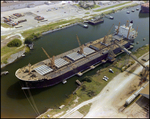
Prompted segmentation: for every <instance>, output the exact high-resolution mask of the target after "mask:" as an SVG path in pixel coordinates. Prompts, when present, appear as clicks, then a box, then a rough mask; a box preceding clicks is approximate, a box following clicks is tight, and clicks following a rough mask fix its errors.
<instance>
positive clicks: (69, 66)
mask: <svg viewBox="0 0 150 119" xmlns="http://www.w3.org/2000/svg"><path fill="white" fill-rule="evenodd" d="M132 25H133V24H132V22H130V24H129V26H127V27H126V26H125V25H123V26H120V25H119V26H118V27H117V26H116V29H115V33H114V34H113V35H112V34H111V35H109V36H108V37H107V40H106V42H105V43H103V44H104V45H103V44H102V43H101V42H102V41H104V38H100V39H98V40H95V41H91V42H88V43H85V44H84V45H82V46H83V53H80V51H81V47H77V48H75V49H73V50H70V51H67V52H65V53H62V54H60V55H57V56H55V57H54V56H53V57H52V58H51V59H52V60H51V59H50V57H49V58H48V59H45V60H43V61H40V62H38V63H36V64H34V65H31V64H29V65H27V66H25V67H23V68H19V69H18V70H17V71H16V72H15V76H16V77H17V78H18V79H19V80H20V81H21V85H22V89H36V88H45V87H50V86H54V85H56V84H58V83H61V82H63V81H64V80H67V79H69V78H71V77H73V76H75V75H78V74H79V72H84V71H85V70H88V69H94V68H91V67H96V66H98V65H99V64H102V63H105V62H104V61H111V58H108V57H109V52H110V51H111V52H112V51H113V53H114V54H115V56H117V55H118V54H120V53H122V52H123V51H122V49H121V48H120V47H118V46H117V45H115V46H114V44H112V43H111V40H112V39H115V40H116V42H117V43H119V44H120V45H121V46H124V47H125V48H127V49H130V48H131V45H132V44H131V42H133V41H134V39H135V38H136V36H137V31H135V30H134V29H133V28H131V27H132ZM125 29H126V30H127V31H128V32H126V31H125ZM121 30H124V32H125V33H126V34H125V33H124V32H122V31H121ZM133 33H134V34H133ZM127 37H128V38H127ZM106 44H107V45H106ZM112 47H113V48H112ZM52 64H53V65H52Z"/></svg>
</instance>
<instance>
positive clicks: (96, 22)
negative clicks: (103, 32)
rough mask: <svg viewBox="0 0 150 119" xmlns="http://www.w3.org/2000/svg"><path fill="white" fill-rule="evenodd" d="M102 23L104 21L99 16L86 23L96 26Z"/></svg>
mask: <svg viewBox="0 0 150 119" xmlns="http://www.w3.org/2000/svg"><path fill="white" fill-rule="evenodd" d="M103 22H104V19H103V17H101V16H99V17H96V18H94V19H91V20H89V21H88V23H89V24H92V25H96V24H99V23H103Z"/></svg>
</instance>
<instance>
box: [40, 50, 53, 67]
mask: <svg viewBox="0 0 150 119" xmlns="http://www.w3.org/2000/svg"><path fill="white" fill-rule="evenodd" d="M42 50H43V51H44V53H45V54H46V56H47V57H48V58H49V60H50V62H51V67H52V69H54V65H55V57H54V56H53V57H52V58H50V56H49V55H48V54H47V52H46V51H45V50H44V48H42Z"/></svg>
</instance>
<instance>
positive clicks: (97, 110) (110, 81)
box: [1, 1, 149, 118]
mask: <svg viewBox="0 0 150 119" xmlns="http://www.w3.org/2000/svg"><path fill="white" fill-rule="evenodd" d="M22 3H23V4H21V3H20V2H18V3H17V2H16V3H15V2H12V3H11V2H10V3H9V2H8V5H10V7H8V8H7V5H6V4H7V2H6V3H3V6H2V7H3V8H2V11H3V12H1V13H2V15H1V23H2V24H7V25H8V26H7V27H8V28H5V27H3V26H2V25H1V28H2V31H1V34H2V36H7V37H6V38H3V39H2V40H1V46H2V47H4V48H5V47H6V44H7V42H8V41H11V40H12V39H13V38H15V37H20V38H21V39H22V40H21V41H22V42H23V40H24V38H22V33H23V32H24V31H27V30H32V29H35V30H36V28H39V27H41V28H42V26H44V25H45V26H46V25H47V26H48V25H50V24H51V23H57V22H59V21H60V22H62V21H65V20H72V19H79V18H81V19H82V22H81V20H80V21H77V23H76V24H78V25H80V26H82V27H83V28H82V27H80V29H83V30H84V31H86V30H88V29H89V28H96V27H97V25H99V27H100V24H104V23H106V22H108V21H107V20H109V21H111V22H112V21H113V20H115V19H116V18H114V16H115V15H114V16H113V14H111V15H110V14H109V15H104V14H101V13H102V11H100V12H99V13H100V14H99V15H96V16H95V17H93V16H90V15H92V14H95V12H94V10H95V11H96V10H99V8H95V9H94V10H92V9H91V8H90V9H86V7H87V6H86V4H83V3H80V4H81V6H82V7H79V6H77V5H75V4H77V3H76V2H72V1H67V2H64V1H61V2H60V1H54V2H44V1H43V2H42V1H41V2H39V3H38V2H37V3H36V2H35V4H34V2H33V1H32V2H29V3H28V2H22ZM85 3H86V2H85ZM124 3H125V1H123V2H120V1H118V2H113V1H112V2H111V1H104V2H96V4H97V5H101V6H102V8H105V7H106V6H108V7H111V5H118V4H124ZM134 3H137V4H141V3H142V4H143V2H142V1H141V3H140V2H138V1H134V2H132V4H134ZM127 4H129V5H130V4H131V3H127ZM147 4H148V5H149V3H146V4H145V6H146V7H147V6H148V5H147ZM17 5H18V6H17ZM88 5H91V6H92V5H93V2H89V3H88ZM122 6H124V5H122ZM143 6H144V5H141V10H142V9H143V8H142V7H143ZM17 7H18V8H17ZM20 7H22V9H20ZM84 7H85V8H84ZM83 8H84V9H83ZM116 8H117V7H116ZM148 9H149V8H148ZM108 10H114V9H112V8H110V9H108ZM138 10H139V8H138V9H136V11H134V9H132V10H131V11H132V12H131V13H127V12H125V14H126V15H129V14H134V13H135V12H139V11H138ZM104 11H105V12H107V9H106V10H104ZM88 12H89V13H88ZM143 12H144V10H143ZM146 12H147V10H146ZM87 13H88V15H87ZM114 14H115V13H114ZM72 15H73V16H72ZM105 18H107V20H106V19H105ZM104 20H106V21H105V22H104ZM62 23H63V22H62ZM87 23H88V24H89V26H88V25H87ZM116 23H117V24H116ZM135 23H136V21H135V20H132V19H130V18H127V19H126V21H125V22H124V23H120V19H117V22H115V24H114V23H113V22H112V24H111V25H112V26H110V25H109V30H107V31H106V30H105V27H104V28H103V29H101V30H105V31H106V32H105V33H104V34H105V35H103V36H102V37H99V38H98V39H94V40H88V42H84V43H83V40H84V39H86V38H83V37H82V36H81V37H82V38H80V37H78V34H80V31H79V32H77V31H76V34H74V37H75V39H76V43H77V44H78V46H76V45H74V44H72V45H74V47H73V48H72V47H71V48H69V50H68V49H67V50H64V52H59V53H53V52H54V51H55V50H56V49H54V48H53V49H54V50H52V49H51V47H57V50H58V51H59V49H60V50H61V47H60V46H59V44H61V43H62V41H61V42H60V41H55V40H56V39H55V40H54V39H53V37H52V38H46V39H47V40H49V39H50V40H52V42H54V43H58V42H59V43H58V44H53V43H52V42H51V44H50V43H49V41H47V40H44V39H41V38H40V40H43V42H41V43H39V44H40V45H38V44H37V43H38V42H39V41H37V42H35V44H34V45H35V46H34V47H35V49H34V48H33V47H32V48H31V49H33V52H35V51H36V50H37V51H38V49H39V48H40V51H42V54H41V52H39V54H38V55H34V54H32V52H31V51H30V53H27V54H26V53H25V54H22V55H21V56H22V57H24V59H23V58H21V59H18V56H17V55H16V57H17V59H18V60H17V61H15V62H14V64H15V63H18V66H17V65H16V66H14V65H13V64H12V66H14V69H15V70H13V71H9V73H8V71H6V70H5V71H3V72H1V75H6V74H7V75H6V76H3V77H2V78H5V77H6V79H5V80H2V81H6V80H8V78H7V77H9V75H12V72H13V76H11V77H14V78H12V79H13V80H14V81H16V82H17V83H16V82H15V83H14V84H13V85H11V86H10V87H9V88H8V89H6V90H7V96H8V97H9V98H10V97H11V98H12V97H13V96H14V97H13V98H15V99H16V100H17V101H19V100H20V99H25V100H27V99H28V101H29V102H28V103H26V105H27V106H30V108H31V106H32V108H31V109H32V111H33V110H34V113H36V118H149V91H148V89H149V50H147V49H148V48H149V45H148V44H145V45H143V46H141V48H140V47H139V48H138V49H137V50H136V51H134V52H133V48H134V47H136V45H138V43H139V42H140V43H141V41H137V40H135V39H136V38H137V37H138V35H140V34H141V33H139V29H140V28H139V27H138V24H135ZM66 24H69V23H65V22H64V24H61V25H59V26H57V27H55V28H57V29H60V28H62V26H63V25H64V26H67V25H66ZM106 24H107V23H106ZM101 27H102V26H101ZM85 28H86V29H85ZM112 29H114V31H112ZM53 30H54V31H55V29H53ZM92 30H93V29H92ZM43 31H44V30H43ZM50 31H51V29H50ZM62 31H63V30H62ZM70 31H74V30H70ZM36 32H37V31H36ZM46 32H49V31H44V32H43V34H44V33H45V34H47V33H46ZM99 33H101V31H99ZM15 34H16V35H15ZM17 34H19V35H18V36H17ZM87 34H88V33H87ZM47 35H49V34H47ZM50 35H54V37H57V39H61V37H62V36H63V35H62V36H61V35H60V36H59V35H56V36H55V34H50ZM80 35H81V34H80ZM2 36H1V37H2ZM12 36H13V37H12ZM58 36H59V37H58ZM9 37H10V38H9ZM42 37H46V35H45V36H44V35H43V36H42ZM67 37H68V39H69V40H72V39H74V38H72V37H70V36H68V32H67ZM142 37H143V36H142ZM146 38H147V37H146ZM140 39H141V38H140ZM61 40H62V39H61ZM44 41H46V44H47V45H48V47H49V48H48V50H47V48H46V47H45V45H44V44H43V43H44ZM135 41H136V43H135ZM146 41H147V39H146ZM81 42H82V43H81ZM143 42H145V38H143ZM73 43H74V41H73ZM64 44H65V45H66V46H65V47H69V45H71V44H69V45H68V44H67V40H66V41H64ZM29 45H31V44H28V46H29ZM67 45H68V46H67ZM22 46H23V45H22ZM22 46H21V47H22ZM32 46H33V42H32ZM62 46H63V43H62ZM17 49H18V48H17ZM49 50H51V52H50V51H49ZM62 51H63V50H62ZM49 52H50V54H49ZM7 54H9V53H7ZM31 54H32V55H34V58H35V59H34V60H35V61H31V59H30V57H31V56H30V55H31ZM43 54H44V55H43ZM51 54H52V55H51ZM55 54H57V55H55ZM5 55H6V54H5ZM5 55H4V56H5ZM14 55H15V54H14ZM26 55H27V56H26ZM4 56H1V59H2V57H4ZM37 56H38V57H39V59H42V60H37V59H38V57H37ZM43 56H45V57H46V59H45V58H44V60H43ZM41 57H42V58H41ZM25 59H26V60H25ZM32 59H33V58H32ZM21 60H22V62H23V61H25V63H22V64H21V65H19V63H20V62H21ZM10 66H11V65H10ZM1 67H2V62H1ZM7 67H9V66H6V68H7ZM6 68H5V67H4V69H6ZM2 69H3V68H2ZM8 69H9V68H8ZM11 69H12V68H11ZM93 71H94V73H92V75H91V76H88V75H89V74H90V72H93ZM95 71H96V73H95ZM88 73H89V74H88ZM9 79H10V78H9ZM72 79H75V80H74V81H72V82H74V83H76V85H77V87H76V88H73V89H71V86H72V84H71V82H70V80H72ZM2 83H3V82H2ZM16 84H17V85H16ZM70 84H71V85H70ZM4 85H5V84H4ZM67 85H68V87H67ZM73 85H75V84H73ZM13 87H15V88H16V87H17V90H19V93H18V92H16V93H15V92H13V93H12V91H13V90H14V89H15V88H13ZM56 87H57V88H58V89H57V90H55V91H54V89H56ZM65 87H66V89H65ZM3 88H4V87H3ZM5 88H6V87H5ZM59 88H60V89H59ZM61 88H62V89H61ZM69 88H70V89H69ZM35 89H36V93H35ZM63 89H65V90H73V91H69V93H67V92H65V93H64V92H63ZM20 90H21V93H20ZM60 90H61V91H60ZM22 91H23V92H22ZM27 92H28V94H27ZM31 92H32V94H31ZM46 92H48V95H49V96H48V95H47V94H46ZM54 92H55V94H54ZM58 92H59V93H58ZM23 93H24V95H23ZM44 93H45V95H46V96H45V97H46V100H45V97H44V96H43V100H42V101H43V103H42V106H41V107H43V106H44V107H45V108H46V107H47V108H48V109H47V111H44V113H43V109H42V111H39V109H38V108H39V107H40V106H39V105H41V104H38V103H37V102H39V101H41V96H40V98H37V97H36V96H38V95H41V94H42V95H43V94H44ZM61 93H64V94H63V95H62V97H64V95H65V97H66V99H64V101H61V102H60V101H58V100H57V99H59V98H57V99H55V97H59V96H58V95H60V94H61ZM56 94H57V96H56ZM18 95H22V97H21V96H18ZM28 95H29V96H28ZM18 97H19V98H18ZM33 97H34V99H33ZM60 97H61V96H60ZM30 98H31V100H30ZM49 98H51V99H49ZM18 99H19V100H18ZM9 100H10V99H9ZM54 100H57V101H58V104H57V102H56V103H55V105H54V106H53V107H54V108H52V106H51V103H53V101H54ZM60 100H62V99H61V98H60ZM20 103H21V104H23V103H24V102H20ZM12 104H13V103H12ZM56 105H57V106H56ZM58 105H59V106H58ZM3 107H5V106H3ZM28 108H29V107H25V108H23V110H24V109H25V110H26V109H28ZM16 109H17V108H16ZM3 110H7V109H6V108H3ZM30 113H31V110H30V112H29V115H30ZM4 115H5V116H4ZM6 115H7V112H6V111H3V116H4V117H6ZM11 115H13V114H11V113H10V115H9V116H11ZM12 117H17V116H16V115H15V116H14V115H13V116H12ZM20 117H28V116H26V114H25V115H24V116H23V115H20Z"/></svg>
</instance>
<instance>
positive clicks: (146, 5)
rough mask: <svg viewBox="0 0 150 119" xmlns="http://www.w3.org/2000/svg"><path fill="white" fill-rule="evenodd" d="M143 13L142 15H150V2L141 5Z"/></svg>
mask: <svg viewBox="0 0 150 119" xmlns="http://www.w3.org/2000/svg"><path fill="white" fill-rule="evenodd" d="M141 12H142V13H149V2H147V3H144V4H141Z"/></svg>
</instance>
